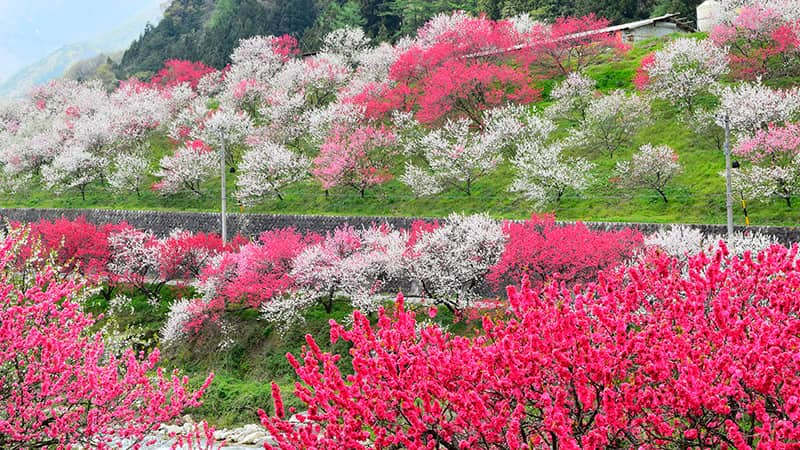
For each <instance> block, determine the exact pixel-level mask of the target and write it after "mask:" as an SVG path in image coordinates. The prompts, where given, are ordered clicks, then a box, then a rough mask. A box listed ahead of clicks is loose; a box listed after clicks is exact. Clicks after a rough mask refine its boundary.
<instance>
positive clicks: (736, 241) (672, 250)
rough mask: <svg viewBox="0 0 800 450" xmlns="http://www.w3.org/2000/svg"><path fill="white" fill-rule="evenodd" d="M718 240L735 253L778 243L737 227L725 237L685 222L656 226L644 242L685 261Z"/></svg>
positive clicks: (739, 253)
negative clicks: (658, 227)
mask: <svg viewBox="0 0 800 450" xmlns="http://www.w3.org/2000/svg"><path fill="white" fill-rule="evenodd" d="M720 241H725V243H726V245H727V247H728V249H729V250H730V251H731V253H732V254H734V255H742V254H744V253H745V252H750V253H751V254H756V253H758V252H760V251H761V250H764V249H766V248H768V247H770V246H771V245H773V244H776V243H777V241H776V240H775V239H774V238H772V237H770V236H768V235H765V234H762V233H759V232H750V231H748V232H741V231H737V232H734V234H733V239H728V237H727V236H725V235H719V234H710V235H705V234H703V232H702V231H700V230H699V229H698V228H694V227H691V226H687V225H673V226H671V227H670V228H668V229H663V230H659V231H657V232H655V233H653V234H651V235H649V236H646V237H645V240H644V243H645V245H646V246H648V247H655V248H658V249H660V250H661V251H663V252H666V253H667V254H668V255H671V256H674V257H676V258H679V259H681V260H683V261H685V260H686V259H687V258H688V257H690V256H692V255H695V254H697V253H699V252H701V251H708V250H713V249H714V248H716V246H717V244H718V243H719V242H720Z"/></svg>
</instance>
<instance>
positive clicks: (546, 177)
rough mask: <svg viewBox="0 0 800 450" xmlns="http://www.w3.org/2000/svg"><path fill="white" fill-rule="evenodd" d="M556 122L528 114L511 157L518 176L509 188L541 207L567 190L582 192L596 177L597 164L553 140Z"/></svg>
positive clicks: (557, 198) (558, 198)
mask: <svg viewBox="0 0 800 450" xmlns="http://www.w3.org/2000/svg"><path fill="white" fill-rule="evenodd" d="M555 129H556V127H555V124H554V123H553V122H552V121H550V120H547V119H543V118H540V117H538V116H529V117H528V122H527V125H526V132H525V133H524V138H522V139H520V141H521V142H520V143H519V145H518V146H517V152H516V156H515V157H514V158H513V159H512V160H511V163H512V164H513V166H514V168H515V171H516V176H515V178H514V181H513V182H512V183H511V186H509V191H511V192H519V193H521V194H522V195H523V196H524V197H525V198H526V199H528V200H530V201H532V202H533V203H534V205H535V206H536V207H541V206H543V205H545V204H546V203H548V202H549V201H553V200H554V201H559V200H560V199H561V197H562V196H563V195H564V194H565V193H566V192H567V191H568V190H570V189H571V190H574V191H576V192H581V191H583V190H585V189H587V188H588V187H589V186H590V185H591V183H592V182H593V181H594V177H593V176H592V173H591V172H592V170H593V169H594V164H592V163H591V162H589V161H588V160H586V159H584V158H580V157H568V156H565V155H564V147H565V145H564V142H550V134H551V133H552V132H553V131H554V130H555Z"/></svg>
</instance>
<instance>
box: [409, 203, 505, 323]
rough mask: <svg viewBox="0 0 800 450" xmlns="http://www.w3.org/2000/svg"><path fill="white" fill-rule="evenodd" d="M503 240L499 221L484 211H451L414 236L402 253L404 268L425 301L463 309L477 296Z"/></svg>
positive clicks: (494, 261) (478, 296) (497, 256)
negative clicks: (438, 221) (473, 212)
mask: <svg viewBox="0 0 800 450" xmlns="http://www.w3.org/2000/svg"><path fill="white" fill-rule="evenodd" d="M506 239H507V237H506V235H505V234H504V233H503V229H502V226H501V225H500V223H499V222H497V221H496V220H494V219H492V218H490V217H489V216H487V215H485V214H476V215H471V216H465V215H460V214H452V215H450V216H448V217H447V219H445V220H444V222H443V223H442V225H441V226H440V227H437V228H434V229H433V230H430V231H422V232H420V233H419V235H418V236H416V240H415V242H414V244H413V246H412V247H411V248H410V249H409V250H408V251H407V252H406V270H407V273H408V274H409V277H410V279H412V280H416V281H418V282H419V283H420V285H421V286H422V293H423V296H424V298H425V299H426V300H428V301H431V302H434V303H437V304H441V305H444V306H446V307H447V308H448V309H450V310H458V309H463V308H466V307H468V306H470V305H471V304H473V303H474V302H475V301H476V300H478V299H479V298H481V292H480V289H481V286H482V285H483V282H484V277H485V275H486V273H487V272H488V271H489V268H490V267H492V266H493V265H495V264H496V263H497V261H498V260H499V259H500V255H501V254H502V252H503V250H504V248H505V242H506Z"/></svg>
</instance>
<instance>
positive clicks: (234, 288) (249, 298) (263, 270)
mask: <svg viewBox="0 0 800 450" xmlns="http://www.w3.org/2000/svg"><path fill="white" fill-rule="evenodd" d="M319 240H320V237H319V236H318V235H317V234H315V233H308V234H307V235H305V236H303V235H302V234H300V233H298V232H296V231H295V230H294V228H284V229H281V230H271V231H265V232H264V233H261V235H260V236H259V238H258V241H257V242H253V243H249V244H246V245H243V246H241V248H239V249H238V251H232V252H227V253H223V254H222V255H221V256H220V257H219V259H218V260H216V261H213V263H211V264H208V265H206V266H205V267H204V268H203V269H202V272H201V274H200V277H199V279H200V280H201V286H202V289H203V290H206V291H207V294H209V296H211V297H214V298H217V299H219V300H220V301H221V306H222V307H223V308H224V307H226V305H227V306H228V307H241V306H245V307H248V308H254V309H258V308H259V307H261V305H263V304H264V302H267V301H269V300H270V299H271V298H272V297H273V296H276V295H281V294H283V293H286V292H287V291H289V290H290V289H292V288H293V287H294V280H293V279H292V277H291V276H290V272H291V270H292V260H293V259H294V257H295V256H297V255H298V254H300V252H302V251H303V249H305V248H306V247H307V246H308V245H310V244H313V243H316V242H318V241H319Z"/></svg>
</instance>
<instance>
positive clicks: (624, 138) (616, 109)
mask: <svg viewBox="0 0 800 450" xmlns="http://www.w3.org/2000/svg"><path fill="white" fill-rule="evenodd" d="M649 120H650V103H649V102H648V101H647V100H646V99H645V98H643V97H641V96H639V95H636V94H626V93H625V92H623V91H621V90H617V91H613V92H610V93H608V94H607V95H603V96H600V97H597V98H595V99H593V100H592V101H591V102H590V103H589V106H588V107H587V108H586V112H585V115H584V118H583V119H582V120H581V121H580V122H579V123H578V125H577V126H576V127H575V128H573V129H572V130H571V131H570V135H569V137H568V138H567V144H568V145H569V146H574V147H581V148H585V149H587V150H588V151H591V152H596V153H600V154H605V155H608V156H611V157H613V156H614V153H616V152H617V151H619V150H620V149H622V148H623V147H625V146H627V145H628V144H629V143H630V142H631V140H632V139H633V136H634V135H635V134H636V133H637V132H638V131H639V130H640V129H641V127H642V126H644V125H646V124H647V123H648V122H649Z"/></svg>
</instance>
